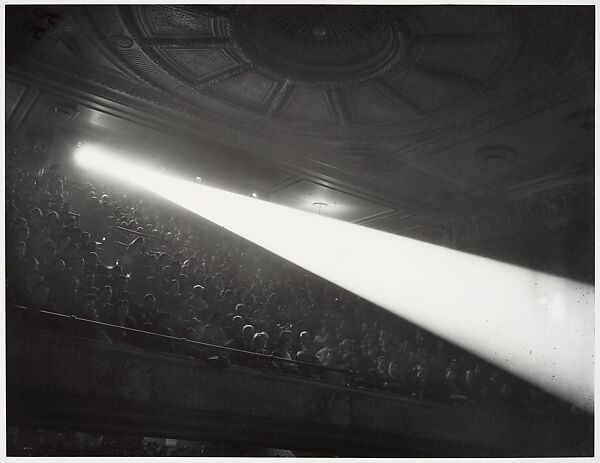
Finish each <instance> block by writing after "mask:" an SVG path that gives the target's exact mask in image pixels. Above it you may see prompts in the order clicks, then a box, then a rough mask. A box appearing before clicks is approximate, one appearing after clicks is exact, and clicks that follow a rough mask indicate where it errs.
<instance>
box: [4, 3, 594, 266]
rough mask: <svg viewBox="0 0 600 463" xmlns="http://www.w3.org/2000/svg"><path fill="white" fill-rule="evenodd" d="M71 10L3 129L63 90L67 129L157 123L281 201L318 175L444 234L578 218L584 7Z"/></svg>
mask: <svg viewBox="0 0 600 463" xmlns="http://www.w3.org/2000/svg"><path fill="white" fill-rule="evenodd" d="M64 16H66V19H64V20H62V21H61V22H60V24H58V25H57V26H54V27H53V28H49V32H44V34H42V35H44V36H45V38H44V39H43V40H41V41H40V44H39V45H38V46H37V47H34V49H33V50H32V51H29V52H28V53H27V54H26V55H25V56H24V57H23V58H22V59H21V60H20V61H19V62H18V64H17V65H15V66H12V67H11V68H10V69H9V70H8V73H7V77H8V78H9V79H12V80H13V81H14V82H15V83H14V85H15V86H17V85H26V86H30V87H28V88H35V89H38V90H35V91H41V92H42V93H43V96H39V97H38V96H31V95H33V94H31V95H30V97H31V100H32V103H31V104H30V105H31V107H30V108H29V110H26V108H25V109H19V108H18V104H17V103H15V101H16V102H18V101H21V102H23V101H25V102H26V101H29V100H28V99H27V98H28V95H29V94H27V92H25V96H24V97H23V98H22V99H20V100H19V98H21V97H20V96H19V97H18V98H17V96H18V95H17V93H15V95H16V96H14V97H12V96H11V95H10V94H8V93H7V101H13V100H14V101H13V106H15V105H16V106H15V108H17V109H15V110H14V114H15V116H14V117H13V112H10V113H9V112H7V117H8V116H10V118H9V125H8V129H9V131H11V130H13V131H14V132H19V131H20V132H24V131H26V128H27V124H30V126H33V125H36V126H38V127H39V126H43V125H45V124H50V125H52V124H53V122H51V121H50V120H47V118H46V119H44V118H42V117H41V116H35V114H41V112H40V111H39V108H41V107H42V105H50V106H51V105H56V104H58V105H59V107H63V106H64V105H66V107H75V108H77V109H76V110H75V111H76V112H77V113H79V117H78V118H77V119H74V118H72V119H71V120H70V121H69V122H68V124H67V123H65V122H64V121H63V122H61V124H62V125H61V127H62V129H65V128H68V129H69V130H72V131H73V130H78V131H80V132H86V131H87V132H92V131H100V130H101V129H102V130H105V132H102V133H106V134H114V136H116V134H117V133H118V132H119V131H120V136H125V137H126V138H127V136H129V135H130V134H132V133H133V132H135V131H134V130H132V129H131V128H129V127H130V126H128V125H127V124H129V123H132V124H134V125H135V124H137V126H144V127H146V128H149V129H150V130H151V131H159V132H160V133H163V134H167V133H168V134H169V136H172V137H174V139H176V140H180V141H182V142H183V141H186V142H187V143H188V144H189V145H190V146H191V147H192V148H193V147H198V146H201V147H202V149H197V150H196V151H197V154H193V153H192V154H190V155H186V156H187V158H189V159H191V160H192V161H191V162H194V160H196V161H197V162H198V163H200V161H201V160H202V162H204V163H205V164H203V165H204V166H206V165H207V164H206V163H208V164H210V165H211V166H214V165H217V164H218V165H219V166H221V167H223V169H225V170H227V171H228V172H229V173H231V175H232V176H234V177H235V179H233V180H232V182H233V183H235V182H236V181H239V182H242V181H243V182H246V183H249V184H251V185H252V188H256V189H257V190H259V191H261V192H264V194H265V195H271V196H272V198H273V199H274V200H277V198H280V199H281V201H282V202H286V201H292V198H300V197H303V198H304V199H302V201H304V202H306V201H307V200H308V197H309V196H310V195H313V194H315V195H316V194H325V193H324V189H327V190H329V191H330V193H329V196H331V197H332V198H337V199H339V200H340V202H341V203H344V204H345V205H346V206H347V207H350V208H354V209H353V210H352V211H350V209H347V210H346V212H345V213H343V214H342V212H340V215H339V217H340V218H342V217H343V216H344V217H351V219H349V220H354V221H357V222H360V223H365V224H369V225H370V226H374V227H378V228H381V229H385V230H389V231H393V232H396V233H402V234H408V235H411V236H415V237H418V238H421V239H429V240H431V241H435V242H440V243H443V244H446V245H454V246H458V247H461V246H462V247H464V248H469V246H471V248H472V249H475V248H477V246H479V247H480V248H486V249H487V248H490V249H491V247H493V246H492V245H491V244H490V243H492V242H494V243H500V242H502V240H504V242H506V241H507V240H508V241H510V240H511V239H513V238H514V237H515V236H525V235H527V236H528V237H529V238H527V239H529V240H530V242H531V240H533V241H535V240H536V239H538V238H539V236H540V234H546V235H548V236H549V234H551V235H552V236H555V234H556V233H558V234H559V235H560V234H561V233H562V234H563V235H564V234H565V233H566V234H567V235H569V233H571V234H574V235H578V233H579V231H573V230H575V228H573V227H580V228H577V230H580V229H581V226H583V229H585V230H587V231H586V232H585V233H588V232H589V229H590V227H591V225H590V224H591V222H590V219H589V211H590V209H589V205H590V204H591V201H592V202H593V154H594V153H593V150H594V141H593V128H594V121H593V113H594V108H593V101H594V100H593V98H594V47H593V43H594V24H593V19H594V18H593V16H594V14H593V8H585V7H556V6H555V7H550V6H540V7H533V6H527V7H509V6H455V5H451V6H449V5H445V6H444V5H437V6H423V5H412V6H365V5H353V6H341V5H245V6H234V5H229V6H215V5H123V6H117V5H95V6H84V7H69V8H66V9H65V8H61V10H60V17H64ZM8 17H10V12H9V14H8V15H7V18H8ZM15 17H17V16H15ZM22 17H23V15H22V14H21V15H20V16H18V18H19V21H20V20H22ZM35 17H36V18H37V19H36V21H40V19H39V18H41V17H43V15H41V16H40V14H38V15H37V16H35ZM14 29H15V27H14V25H13V32H10V34H9V35H10V37H13V38H15V37H16V40H15V42H16V45H18V44H19V42H20V39H19V37H20V36H19V32H18V31H17V32H15V31H14ZM21 34H25V35H26V34H27V32H21ZM10 37H9V38H10ZM23 42H28V43H29V42H31V40H28V41H23ZM16 48H18V46H17V47H16ZM7 88H8V87H7ZM11 88H12V87H11ZM14 88H17V87H14ZM19 91H22V89H21V90H19ZM31 91H32V92H33V90H31ZM15 92H17V90H15ZM9 93H10V92H9ZM57 101H58V103H57ZM61 101H62V102H61ZM36 105H37V106H36ZM61 105H63V106H61ZM32 108H33V109H32ZM36 108H38V109H36ZM42 109H43V112H44V113H45V114H46V113H47V108H45V107H44V108H42ZM7 111H8V109H7ZM11 111H12V110H11ZM36 111H37V112H36ZM21 113H23V114H34V116H35V117H34V116H23V117H21V116H19V115H20V114H21ZM27 121H29V122H27ZM119 121H121V122H119ZM65 124H66V125H65ZM125 127H128V128H127V129H126V128H125ZM131 127H133V126H131ZM87 132H86V133H87ZM139 133H140V135H139V136H138V138H137V139H136V140H139V141H140V142H141V141H143V140H150V139H152V135H151V133H150V132H148V133H147V134H145V135H141V132H139ZM165 136H166V135H165ZM129 138H132V139H134V138H135V137H132V136H130V137H129ZM165 143H166V142H165ZM208 147H210V149H209V148H208ZM210 150H212V151H214V152H218V153H219V154H218V155H211V156H209V155H203V154H202V153H203V152H204V151H210ZM183 151H185V149H182V150H181V152H183ZM188 151H191V152H193V151H194V150H193V149H190V150H188ZM184 157H185V156H184V155H183V154H179V155H177V154H176V153H172V158H171V160H170V161H171V162H173V164H176V163H178V162H180V161H181V159H183V158H184ZM187 158H186V159H187ZM182 162H183V161H182ZM186 162H188V161H186ZM204 168H205V167H204ZM351 198H355V199H354V204H352V200H351ZM577 204H578V205H579V206H576V205H577ZM538 209H539V210H540V211H541V212H540V211H538V212H536V211H537V210H538ZM340 210H341V209H340ZM348 211H350V212H348ZM557 211H560V212H557ZM329 212H331V213H333V214H334V215H335V209H334V208H330V209H329ZM346 213H347V215H344V214H346ZM536 214H537V215H536ZM582 214H583V215H582ZM586 214H587V215H586ZM583 216H585V217H588V218H587V219H585V218H583V219H582V218H581V217H583ZM530 219H531V220H530ZM581 221H583V222H582V223H583V225H581V224H580V222H581ZM574 224H575V225H574ZM577 224H579V225H577ZM569 227H571V228H569ZM586 227H587V228H586ZM557 230H558V231H557ZM563 235H561V236H563ZM557 236H558V235H557ZM569 236H570V235H569ZM586 236H587V235H586ZM511 237H512V238H511ZM536 237H538V238H536ZM557 239H559V238H557ZM560 239H562V238H560ZM560 239H559V240H560ZM565 239H566V238H565ZM513 241H514V240H513ZM588 241H589V240H588ZM478 243H479V244H478ZM523 243H525V241H523V242H522V246H521V247H523V246H526V247H531V246H530V244H526V245H525V244H523ZM502 246H504V247H503V249H504V251H501V252H500V253H504V254H506V255H508V254H509V252H508V251H507V250H506V249H507V248H506V246H505V244H502ZM568 246H571V245H570V244H569V245H568ZM518 252H521V251H518ZM518 252H517V253H518ZM569 252H571V251H569ZM573 252H577V253H579V254H581V251H573ZM507 253H508V254H507ZM563 257H564V256H563ZM561 259H562V257H561ZM563 260H564V259H563ZM530 261H531V259H530ZM540 265H541V264H540Z"/></svg>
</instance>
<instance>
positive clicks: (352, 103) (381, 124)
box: [88, 5, 523, 138]
mask: <svg viewBox="0 0 600 463" xmlns="http://www.w3.org/2000/svg"><path fill="white" fill-rule="evenodd" d="M88 15H89V17H90V18H91V19H92V21H93V22H95V23H96V24H97V26H98V27H96V32H97V33H98V34H99V35H100V36H101V39H102V41H103V42H104V43H108V44H109V45H110V46H111V47H112V48H113V50H116V51H117V53H118V54H119V55H120V59H121V61H122V62H123V63H125V65H126V66H127V67H128V68H129V69H130V70H132V71H134V72H135V73H136V74H137V75H138V76H140V77H142V78H143V79H144V80H146V81H147V82H150V83H151V84H152V85H154V86H156V87H158V88H160V89H161V90H163V91H165V92H167V93H169V94H171V95H172V96H173V97H176V98H177V99H179V100H181V101H182V102H184V103H185V104H189V105H192V106H194V107H196V108H201V109H202V110H205V111H209V112H213V113H215V114H218V115H219V116H220V117H226V118H228V119H230V120H234V121H236V122H237V123H240V124H243V125H254V126H257V127H258V126H263V127H269V128H270V129H277V130H279V131H281V132H287V133H290V134H295V135H305V134H309V133H310V134H315V135H323V136H328V135H331V134H336V135H338V136H340V135H342V136H343V135H346V136H348V137H351V138H360V137H361V136H365V137H374V136H377V135H385V134H390V133H392V134H397V133H399V132H403V133H410V132H413V133H414V132H415V131H422V130H426V129H427V130H430V129H431V128H432V127H436V126H444V125H448V124H449V123H451V122H453V121H455V120H456V118H457V116H458V117H459V118H460V117H468V116H469V115H473V113H474V108H479V111H480V109H481V107H482V103H481V102H482V101H487V100H486V98H487V99H489V96H488V95H487V93H488V91H489V89H490V88H492V87H494V86H495V85H496V84H497V83H498V82H500V81H502V79H503V77H505V75H506V73H507V72H510V70H511V66H512V64H513V63H514V60H515V58H516V57H517V56H518V53H519V50H520V48H521V46H522V42H523V38H522V32H521V30H520V27H519V22H518V21H517V20H516V19H515V17H514V16H513V14H512V12H511V9H510V8H506V7H497V8H496V7H489V6H488V7H475V6H473V7H462V8H456V7H454V8H439V7H438V8H428V7H423V6H421V7H408V6H407V7H398V6H396V7H382V6H359V5H357V6H335V5H308V6H307V5H268V6H261V5H252V6H236V7H225V8H218V7H214V6H206V5H184V6H175V5H160V6H146V5H135V6H123V7H114V8H113V10H112V16H111V13H110V12H108V13H107V11H106V10H102V12H101V14H99V13H98V10H97V9H90V10H89V12H88ZM109 22H110V23H111V25H110V26H108V23H109ZM496 96H497V95H496Z"/></svg>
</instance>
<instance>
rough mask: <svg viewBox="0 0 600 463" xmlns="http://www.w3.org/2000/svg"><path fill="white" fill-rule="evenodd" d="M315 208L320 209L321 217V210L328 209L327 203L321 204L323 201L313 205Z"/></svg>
mask: <svg viewBox="0 0 600 463" xmlns="http://www.w3.org/2000/svg"><path fill="white" fill-rule="evenodd" d="M313 206H316V207H318V208H319V212H318V213H319V215H321V208H323V207H327V203H324V202H321V201H317V202H316V203H313Z"/></svg>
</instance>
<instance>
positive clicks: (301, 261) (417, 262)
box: [76, 145, 594, 412]
mask: <svg viewBox="0 0 600 463" xmlns="http://www.w3.org/2000/svg"><path fill="white" fill-rule="evenodd" d="M76 161H77V163H78V164H79V165H80V166H81V167H84V168H87V169H89V170H91V171H96V172H98V173H100V174H105V175H108V176H110V177H112V178H114V179H118V180H121V181H123V182H125V183H127V184H129V185H136V186H138V187H141V188H143V189H146V190H148V191H150V192H153V193H155V194H157V195H159V196H162V197H163V198H166V199H168V200H170V201H172V202H174V203H176V204H178V205H180V206H182V207H184V208H186V209H188V210H190V211H192V212H194V213H196V214H198V215H200V216H202V217H204V218H206V219H208V220H210V221H212V222H214V223H216V224H218V225H220V226H223V227H225V228H226V229H228V230H230V231H232V232H233V233H235V234H237V235H239V236H242V237H244V238H246V239H248V240H250V241H252V242H254V243H256V244H258V245H259V246H262V247H263V248H266V249H268V250H270V251H272V252H274V253H275V254H278V255H280V256H281V257H283V258H285V259H288V260H290V261H292V262H294V263H296V264H298V265H299V266H301V267H304V268H305V269H307V270H309V271H311V272H313V273H315V274H317V275H320V276H321V277H323V278H325V279H327V280H329V281H332V282H333V283H335V284H337V285H339V286H341V287H344V288H346V289H348V290H349V291H352V292H353V293H355V294H357V295H359V296H361V297H363V298H364V299H367V300H369V301H371V302H373V303H375V304H377V305H379V306H381V307H384V308H386V309H388V310H390V311H391V312H394V313H396V314H398V315H400V316H401V317H403V318H405V319H407V320H410V321H412V322H413V323H415V324H417V325H420V326H422V327H424V328H425V329H427V330H429V331H431V332H433V333H436V334H437V335H439V336H441V337H442V338H445V339H447V340H449V341H451V342H453V343H455V344H457V345H459V346H461V347H462V348H464V349H467V350H469V351H471V352H473V353H474V354H476V355H479V356H481V357H482V358H485V359H487V360H488V361H490V362H491V363H493V364H496V365H497V366H500V367H502V368H504V369H506V370H508V371H510V372H512V373H514V374H516V375H518V376H520V377H522V378H524V379H526V380H528V381H530V382H532V383H534V384H536V385H538V386H540V387H542V388H543V389H545V390H547V391H549V392H551V393H553V394H556V395H557V396H559V397H562V398H563V399H565V400H569V401H570V402H572V403H574V404H576V405H577V406H579V407H581V408H583V409H586V410H588V411H590V412H592V411H593V372H594V359H593V356H594V304H593V301H594V287H593V286H589V285H585V284H582V283H577V282H573V281H570V280H567V279H564V278H559V277H556V276H552V275H548V274H544V273H540V272H536V271H532V270H528V269H524V268H521V267H517V266H514V265H509V264H505V263H501V262H496V261H493V260H490V259H486V258H482V257H478V256H473V255H469V254H465V253H461V252H458V251H454V250H451V249H447V248H444V247H440V246H435V245H432V244H428V243H424V242H420V241H416V240H413V239H408V238H404V237H401V236H397V235H392V234H389V233H384V232H381V231H377V230H373V229H369V228H366V227H362V226H358V225H354V224H349V223H346V222H342V221H339V220H334V219H331V218H327V217H323V216H319V215H316V214H312V213H308V212H303V211H298V210H295V209H291V208H288V207H284V206H280V205H276V204H272V203H268V202H265V201H261V200H259V199H255V198H251V197H247V196H242V195H238V194H234V193H230V192H226V191H222V190H218V189H215V188H210V187H207V186H204V185H201V184H198V183H194V182H192V181H185V180H181V179H177V178H174V177H172V176H169V175H165V174H162V173H160V172H158V171H157V170H154V169H152V168H149V167H146V166H143V165H140V164H138V163H136V162H131V161H127V160H126V159H121V158H119V157H117V156H115V155H113V154H111V153H110V152H108V151H107V150H103V149H101V148H99V147H93V146H87V145H86V146H83V147H81V148H80V149H79V150H78V151H77V153H76Z"/></svg>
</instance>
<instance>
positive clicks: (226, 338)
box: [6, 160, 565, 409]
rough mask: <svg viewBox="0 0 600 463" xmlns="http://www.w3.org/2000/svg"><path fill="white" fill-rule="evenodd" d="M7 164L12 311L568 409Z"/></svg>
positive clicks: (173, 210) (406, 390) (48, 173)
mask: <svg viewBox="0 0 600 463" xmlns="http://www.w3.org/2000/svg"><path fill="white" fill-rule="evenodd" d="M6 168H7V171H6V245H7V250H6V251H7V252H6V266H7V272H6V279H7V282H6V283H7V302H8V303H9V304H12V305H21V306H26V307H29V308H32V309H42V310H46V311H51V312H56V313H59V314H65V315H75V316H77V317H80V318H83V319H88V320H95V321H100V322H104V323H107V324H110V325H114V326H117V327H126V328H134V329H136V330H140V331H144V332H149V333H155V334H160V335H168V336H172V337H174V338H185V339H188V340H192V341H200V342H201V343H204V344H201V343H184V346H185V347H184V351H183V352H180V351H177V352H178V353H181V354H182V355H186V356H191V357H195V358H199V359H213V360H214V359H217V360H218V361H223V362H225V363H233V364H238V365H244V366H248V367H254V368H264V369H269V370H272V371H279V372H281V373H282V374H293V375H299V376H305V377H310V378H313V379H321V380H332V381H336V380H338V379H340V378H342V379H341V380H342V381H346V382H348V381H350V382H349V383H348V384H351V385H353V386H357V387H373V388H380V389H387V390H391V391H395V392H396V393H398V394H404V395H406V396H409V397H415V398H420V399H423V398H424V399H431V400H443V401H451V402H456V403H471V404H475V405H478V406H482V407H486V406H491V407H502V408H506V407H508V408H510V407H520V408H523V407H525V408H533V409H540V408H545V409H548V408H553V407H563V406H565V405H564V404H563V403H562V402H558V401H557V400H555V399H553V398H552V397H550V396H548V395H547V394H545V393H544V392H542V391H540V390H539V389H537V388H534V387H532V386H530V385H528V384H526V383H524V382H523V381H520V380H518V379H516V378H514V377H512V376H510V375H508V374H507V373H505V372H503V371H502V370H499V369H497V368H495V367H493V366H491V365H490V364H487V363H485V362H483V361H482V360H480V359H478V358H476V357H474V356H472V355H470V354H468V353H467V352H465V351H463V350H461V349H459V348H457V347H456V346H454V345H451V344H449V343H447V342H445V341H443V340H441V339H439V338H437V337H436V336H433V335H432V334H430V333H427V332H425V331H423V330H421V329H419V328H417V327H415V326H414V325H412V324H410V323H408V322H407V321H406V320H403V319H401V318H399V317H398V316H396V315H393V314H391V313H389V312H387V311H385V310H383V309H381V308H378V307H376V306H374V305H373V304H371V303H369V302H367V301H365V300H363V299H361V298H359V297H357V296H355V295H353V294H352V293H350V292H348V291H345V290H343V289H341V288H339V287H337V286H335V285H333V284H331V283H329V282H327V281H325V280H323V279H321V278H319V277H316V276H314V275H311V274H307V272H306V271H304V270H303V269H301V268H299V267H298V266H296V265H294V264H292V263H290V262H287V261H285V260H283V259H282V258H280V257H278V256H276V255H274V254H272V253H270V252H268V251H266V250H264V249H262V248H260V247H258V246H256V245H254V244H253V243H250V242H248V241H246V240H244V239H242V238H239V237H237V236H235V235H233V234H232V233H230V232H228V231H226V230H223V229H221V228H219V227H217V226H215V225H213V224H211V223H208V222H206V221H204V220H203V219H201V218H199V217H197V216H193V215H191V214H190V213H187V212H185V211H183V210H180V209H179V208H177V207H176V206H173V205H169V204H165V203H164V202H162V201H161V200H159V199H156V198H152V197H148V196H146V197H142V196H140V197H137V196H135V194H132V193H131V192H118V191H117V190H116V189H114V188H113V191H109V190H107V189H106V187H105V186H103V185H101V184H97V183H94V184H92V183H91V182H90V181H88V180H89V179H86V180H84V181H81V182H80V181H75V180H74V179H72V178H66V177H65V176H64V175H62V174H61V173H60V168H59V166H56V165H53V166H52V167H51V168H49V169H46V170H40V171H32V170H31V169H28V168H27V167H25V164H24V163H20V162H18V161H17V162H15V160H11V161H10V162H8V163H7V166H6ZM365 278H370V276H369V275H368V274H365ZM398 284H399V291H401V290H402V289H401V285H402V282H398ZM482 303H483V301H482ZM89 325H90V326H89V328H86V329H85V330H82V331H81V333H80V334H81V335H85V336H90V337H93V338H94V339H97V340H100V341H103V342H107V343H114V344H119V345H131V346H135V347H141V348H145V349H157V350H164V351H171V352H172V351H173V349H175V347H174V341H173V339H172V338H167V337H163V336H148V335H141V334H140V333H139V331H129V330H123V329H112V328H110V329H109V327H107V326H105V325H100V324H89ZM206 344H210V346H208V345H206ZM177 345H178V346H180V345H181V343H177ZM221 347H228V348H230V349H222V348H221ZM233 349H235V350H233ZM244 352H251V353H258V354H266V355H263V356H256V355H248V354H245V353H244ZM289 360H294V361H297V362H290V361H289ZM312 365H314V366H315V367H317V366H322V367H329V368H330V369H323V368H315V367H312ZM337 370H343V371H346V372H351V374H350V373H348V374H344V373H342V372H340V371H337Z"/></svg>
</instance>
